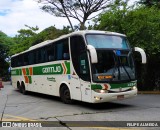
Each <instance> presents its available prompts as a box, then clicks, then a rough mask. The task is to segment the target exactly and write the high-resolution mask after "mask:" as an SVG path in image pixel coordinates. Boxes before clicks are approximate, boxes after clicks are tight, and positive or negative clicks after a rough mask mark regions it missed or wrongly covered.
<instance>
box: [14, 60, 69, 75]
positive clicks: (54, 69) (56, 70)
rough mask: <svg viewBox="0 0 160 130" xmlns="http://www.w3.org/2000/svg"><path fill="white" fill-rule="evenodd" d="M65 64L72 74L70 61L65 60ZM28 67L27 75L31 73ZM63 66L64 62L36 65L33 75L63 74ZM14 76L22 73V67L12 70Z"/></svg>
mask: <svg viewBox="0 0 160 130" xmlns="http://www.w3.org/2000/svg"><path fill="white" fill-rule="evenodd" d="M65 66H66V68H67V73H66V74H70V73H71V71H70V62H65ZM25 69H26V75H30V73H29V68H25ZM63 71H64V70H63V67H62V64H52V65H45V66H36V67H33V75H54V74H63ZM11 75H12V76H18V75H22V68H21V69H14V70H12V71H11Z"/></svg>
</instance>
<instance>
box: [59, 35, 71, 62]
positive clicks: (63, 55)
mask: <svg viewBox="0 0 160 130" xmlns="http://www.w3.org/2000/svg"><path fill="white" fill-rule="evenodd" d="M69 58H70V57H69V46H68V38H67V39H64V40H60V41H58V42H57V43H56V60H69Z"/></svg>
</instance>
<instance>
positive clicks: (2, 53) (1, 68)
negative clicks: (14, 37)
mask: <svg viewBox="0 0 160 130" xmlns="http://www.w3.org/2000/svg"><path fill="white" fill-rule="evenodd" d="M5 36H6V35H5ZM6 57H7V48H6V46H5V45H4V44H1V43H0V77H2V76H4V75H5V74H7V70H8V67H9V64H8V63H7V62H6V61H5V58H6Z"/></svg>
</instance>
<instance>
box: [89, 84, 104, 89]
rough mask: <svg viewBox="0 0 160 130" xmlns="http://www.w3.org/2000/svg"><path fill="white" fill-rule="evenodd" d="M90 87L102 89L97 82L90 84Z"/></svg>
mask: <svg viewBox="0 0 160 130" xmlns="http://www.w3.org/2000/svg"><path fill="white" fill-rule="evenodd" d="M91 89H92V90H95V89H102V86H101V85H99V84H92V85H91Z"/></svg>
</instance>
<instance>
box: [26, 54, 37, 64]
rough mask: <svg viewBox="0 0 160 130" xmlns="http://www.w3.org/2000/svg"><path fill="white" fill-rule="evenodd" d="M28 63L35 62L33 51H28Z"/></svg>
mask: <svg viewBox="0 0 160 130" xmlns="http://www.w3.org/2000/svg"><path fill="white" fill-rule="evenodd" d="M28 60H29V65H32V64H35V63H36V62H35V52H29V55H28Z"/></svg>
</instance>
